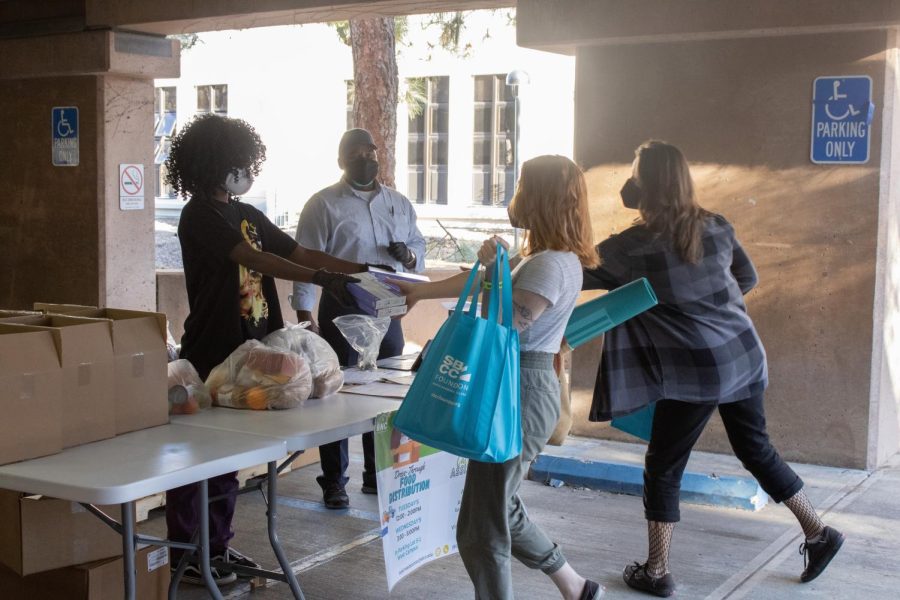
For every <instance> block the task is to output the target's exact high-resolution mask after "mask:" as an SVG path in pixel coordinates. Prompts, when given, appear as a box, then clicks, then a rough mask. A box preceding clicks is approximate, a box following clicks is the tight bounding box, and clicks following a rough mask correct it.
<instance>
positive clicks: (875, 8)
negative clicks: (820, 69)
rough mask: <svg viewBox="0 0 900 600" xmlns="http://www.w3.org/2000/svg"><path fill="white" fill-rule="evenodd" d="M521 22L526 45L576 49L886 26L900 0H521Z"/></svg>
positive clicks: (894, 21) (896, 22)
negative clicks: (861, 0)
mask: <svg viewBox="0 0 900 600" xmlns="http://www.w3.org/2000/svg"><path fill="white" fill-rule="evenodd" d="M573 15H577V18H573ZM516 24H517V27H518V43H519V45H520V46H524V47H526V48H535V49H539V50H548V51H552V52H559V53H563V54H574V53H575V49H576V48H577V47H579V46H601V45H617V44H647V43H654V42H679V41H697V40H713V39H734V38H741V37H745V38H746V37H773V36H785V35H799V34H816V33H831V32H838V31H861V30H872V29H886V28H890V27H897V26H900V0H866V1H865V2H848V1H847V0H753V1H752V2H749V1H747V0H554V1H553V2H547V1H546V0H518V11H517V19H516Z"/></svg>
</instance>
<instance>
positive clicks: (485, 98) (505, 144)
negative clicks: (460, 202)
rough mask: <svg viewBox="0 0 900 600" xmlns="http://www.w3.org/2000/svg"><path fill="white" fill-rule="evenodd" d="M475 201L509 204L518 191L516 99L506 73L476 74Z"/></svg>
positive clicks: (473, 199) (473, 182) (474, 132)
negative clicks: (516, 187) (516, 185)
mask: <svg viewBox="0 0 900 600" xmlns="http://www.w3.org/2000/svg"><path fill="white" fill-rule="evenodd" d="M472 139H473V158H472V201H473V202H474V203H475V204H483V205H486V206H508V205H509V201H510V200H512V196H513V192H514V191H515V162H514V161H515V147H516V122H515V98H513V95H512V92H511V91H510V88H509V86H507V85H506V76H505V75H478V76H476V77H475V126H474V129H473V132H472Z"/></svg>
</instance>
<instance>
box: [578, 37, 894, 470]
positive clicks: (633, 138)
mask: <svg viewBox="0 0 900 600" xmlns="http://www.w3.org/2000/svg"><path fill="white" fill-rule="evenodd" d="M885 47H886V33H885V32H883V31H872V32H859V33H839V34H827V35H805V36H794V37H781V38H757V39H734V40H717V41H700V42H684V43H669V44H644V45H623V46H605V47H583V48H581V49H579V51H578V55H577V63H578V64H577V75H576V141H575V144H576V158H577V159H578V161H579V162H580V163H581V164H582V165H583V166H584V167H586V169H587V177H588V182H589V187H590V190H589V191H590V195H591V198H592V203H593V204H592V216H593V219H594V230H595V233H596V235H597V236H598V240H599V239H602V238H603V237H605V236H606V235H608V234H610V233H613V232H616V231H620V230H622V229H624V228H626V227H627V226H628V225H629V224H630V221H631V219H633V218H634V216H635V214H634V213H633V212H631V211H625V210H624V209H622V208H621V204H620V201H619V199H618V194H617V192H618V189H619V187H620V186H621V184H622V183H623V182H624V180H625V178H626V177H628V176H629V174H630V163H631V160H632V158H633V150H634V148H635V147H636V146H637V145H638V144H639V143H640V142H641V141H643V140H645V139H647V138H651V137H654V138H661V139H665V140H667V141H669V142H672V143H674V144H676V145H678V146H679V147H681V149H682V150H683V151H684V152H685V154H686V156H687V158H688V160H689V161H690V162H691V164H692V172H693V175H694V178H695V181H696V184H697V191H698V196H699V199H700V202H701V203H702V204H703V205H704V206H705V207H707V208H708V209H711V210H713V211H715V212H719V213H722V214H724V215H725V216H726V217H727V218H728V219H729V220H731V221H732V223H734V225H735V228H736V230H737V234H738V236H739V239H740V240H741V241H742V242H743V244H744V245H745V247H746V248H747V250H748V252H749V254H750V256H751V257H752V259H753V260H754V262H755V264H756V266H757V268H758V270H759V272H760V285H759V286H758V288H757V289H755V290H754V291H752V292H751V293H750V294H749V296H748V298H747V300H748V305H749V311H750V314H751V316H752V317H753V319H754V321H755V323H756V325H757V327H758V329H759V332H760V335H761V337H762V339H763V342H764V343H765V345H766V349H767V352H768V358H769V371H770V379H771V386H770V388H769V392H768V395H767V411H768V416H769V429H770V433H771V435H772V438H773V439H774V441H775V443H776V444H777V446H778V448H779V449H780V450H781V451H782V452H783V454H784V456H785V457H786V458H789V459H791V460H800V461H806V462H815V463H823V464H831V465H840V466H852V467H864V466H865V465H866V447H867V428H868V413H869V387H870V382H869V374H870V369H871V359H872V326H873V321H872V319H873V317H872V309H873V301H874V283H875V250H876V240H877V235H876V234H877V220H878V198H879V167H880V161H881V154H880V148H881V135H880V128H881V115H882V112H881V109H882V106H881V104H882V102H881V100H882V98H883V96H884V73H885V56H886V55H885ZM823 75H868V76H870V77H871V78H872V81H873V86H874V90H873V98H874V99H875V102H876V104H877V105H878V110H877V111H876V117H875V122H873V125H872V132H871V137H872V141H871V156H870V160H869V162H868V164H865V165H862V166H826V165H813V164H811V163H810V161H809V143H810V142H809V140H810V103H811V95H812V84H813V80H814V79H815V78H816V77H818V76H823ZM582 352H583V351H582ZM582 360H583V359H582ZM579 363H580V361H579V360H578V358H577V357H576V364H579ZM584 379H585V378H584V377H583V376H582V377H581V378H580V379H579V378H578V377H576V382H579V381H583V380H584ZM587 391H588V390H586V389H584V388H582V389H580V390H579V393H578V395H577V398H578V399H579V400H578V401H579V403H580V404H581V405H583V404H584V402H586V401H587V399H588V396H587V394H586V392H587ZM581 410H582V411H583V410H584V407H583V406H581ZM699 447H701V448H704V449H712V450H727V448H728V444H727V440H726V439H725V436H724V434H723V431H722V430H721V427H720V425H719V424H718V422H715V423H714V424H713V426H712V427H710V428H709V430H708V431H707V433H706V434H705V435H704V437H703V438H702V440H701V443H700V445H699Z"/></svg>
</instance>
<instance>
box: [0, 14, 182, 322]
mask: <svg viewBox="0 0 900 600" xmlns="http://www.w3.org/2000/svg"><path fill="white" fill-rule="evenodd" d="M0 56H3V57H4V59H3V61H0V114H2V115H4V116H3V118H2V119H0V140H3V143H2V145H0V181H2V182H3V185H4V191H3V196H2V197H3V200H2V201H0V273H3V275H4V285H2V286H0V306H2V307H8V308H28V307H30V305H31V304H32V303H33V302H35V301H48V302H71V303H79V304H98V305H101V306H119V307H128V308H139V309H155V306H156V294H155V289H156V287H155V273H154V255H153V248H154V232H153V210H154V205H153V198H154V188H153V184H152V182H153V172H154V163H153V150H154V148H153V78H155V77H177V76H178V73H179V48H178V43H177V42H176V41H173V40H167V39H165V38H162V37H159V36H149V35H143V34H133V33H116V32H111V31H85V32H79V33H67V34H60V35H48V36H42V37H33V38H27V37H26V38H16V39H5V40H0ZM53 107H77V108H78V155H79V158H78V165H77V166H54V165H53V162H52V132H51V119H52V114H51V113H52V109H53ZM119 164H142V165H143V166H144V175H145V181H144V185H145V188H144V189H145V194H144V208H143V209H140V210H120V203H119V182H118V180H119Z"/></svg>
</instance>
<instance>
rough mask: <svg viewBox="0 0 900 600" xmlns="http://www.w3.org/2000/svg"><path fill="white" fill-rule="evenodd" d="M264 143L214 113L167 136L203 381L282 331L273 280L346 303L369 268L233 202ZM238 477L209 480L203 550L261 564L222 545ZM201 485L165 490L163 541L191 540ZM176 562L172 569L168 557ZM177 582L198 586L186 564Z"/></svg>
mask: <svg viewBox="0 0 900 600" xmlns="http://www.w3.org/2000/svg"><path fill="white" fill-rule="evenodd" d="M265 159H266V147H265V145H263V143H262V140H260V138H259V135H258V134H257V133H256V131H255V130H254V129H253V127H251V126H250V125H249V124H248V123H246V122H245V121H242V120H240V119H229V118H226V117H220V116H218V115H204V116H201V117H198V118H196V119H194V120H193V121H192V122H191V123H189V124H188V125H187V126H186V127H184V129H182V130H181V132H180V133H179V134H178V135H176V136H175V138H174V139H173V140H172V148H171V151H170V153H169V158H168V160H167V161H166V168H167V169H168V173H167V175H166V181H167V182H168V183H169V184H171V185H172V186H173V187H174V188H175V190H176V192H178V193H179V194H181V196H182V197H183V198H184V199H185V200H187V201H188V202H187V204H186V205H185V207H184V209H183V210H182V212H181V220H180V222H179V224H178V238H179V241H180V242H181V254H182V258H183V261H184V276H185V284H186V286H187V294H188V304H189V308H190V313H189V314H188V317H187V319H186V320H185V322H184V336H183V337H182V339H181V358H185V359H187V360H189V361H190V362H191V363H192V364H193V365H194V367H196V368H197V371H198V373H199V374H200V376H201V377H202V378H204V379H206V377H207V376H208V375H209V372H210V371H211V370H212V368H213V367H215V366H216V365H218V364H219V363H221V362H222V361H224V360H225V358H227V357H228V355H229V354H231V353H232V352H233V351H234V350H235V349H236V348H237V347H238V346H240V345H241V344H242V343H244V342H245V341H247V340H249V339H257V340H259V339H262V338H263V337H265V336H266V335H267V334H269V333H271V332H273V331H276V330H278V329H281V328H282V327H284V322H283V320H282V317H281V307H280V306H279V303H278V294H277V291H276V289H275V280H274V278H275V277H278V278H280V279H287V280H290V281H300V282H307V283H313V284H316V285H319V286H321V287H322V288H323V289H324V290H325V291H328V292H330V293H331V294H332V295H334V296H335V297H336V298H337V299H338V300H339V301H341V302H345V303H346V302H349V303H352V298H351V297H350V295H349V293H348V292H347V289H346V284H347V283H348V282H352V281H358V280H357V279H354V278H352V277H349V276H347V275H345V274H346V273H358V272H360V271H365V270H366V269H367V266H366V265H361V264H357V263H353V262H348V261H344V260H340V259H338V258H335V257H333V256H331V255H329V254H325V253H323V252H317V251H314V250H309V249H307V248H304V247H303V246H300V245H299V244H297V242H295V241H294V239H293V238H292V237H291V236H290V235H288V234H286V233H284V232H283V231H281V230H280V229H279V228H278V227H276V226H275V225H274V224H273V223H272V222H271V221H269V219H268V218H266V216H265V215H264V214H263V213H262V212H260V211H259V210H257V209H256V208H254V207H253V206H251V205H249V204H245V203H243V202H241V201H240V200H239V197H240V196H242V195H244V194H246V193H247V192H248V191H249V190H250V186H252V185H253V179H254V177H255V176H257V175H258V174H259V171H260V167H261V165H262V163H263V161H264V160H265ZM235 475H236V474H235V473H229V474H227V475H222V476H220V477H215V478H213V479H210V480H209V494H210V496H220V495H226V497H225V499H223V500H220V501H218V502H214V503H212V504H211V505H210V507H209V518H210V549H211V551H212V557H213V559H214V560H216V561H217V562H218V563H219V564H224V565H228V564H236V565H242V566H248V567H256V568H258V565H257V564H256V563H255V562H254V561H253V560H251V559H249V558H247V557H246V556H243V555H242V554H240V553H239V552H237V551H235V550H234V549H231V548H229V547H228V541H229V540H230V539H231V537H232V536H233V533H232V531H231V521H232V518H233V516H234V506H235V496H234V495H233V492H235V491H236V490H237V487H238V482H237V478H236V477H235ZM198 491H199V484H192V485H187V486H184V487H180V488H177V489H174V490H169V491H168V492H167V494H166V523H167V525H168V530H169V535H168V537H169V539H171V540H175V541H180V542H190V541H191V538H192V536H193V534H194V531H195V530H196V529H197V526H198V524H199V523H198V521H199V514H198V510H197V507H196V502H195V500H196V497H197V495H198ZM176 553H177V550H173V561H172V564H173V565H177V564H178V558H179V557H178V556H174V555H175V554H176ZM213 577H214V579H215V581H216V583H219V584H222V583H230V582H232V581H234V580H235V579H236V575H235V574H234V572H232V571H229V570H228V569H227V567H218V568H215V569H213ZM184 581H186V582H189V583H197V584H203V579H202V576H201V573H200V571H199V569H198V568H197V567H196V566H194V565H191V566H189V567H188V570H187V571H186V572H185V575H184Z"/></svg>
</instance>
